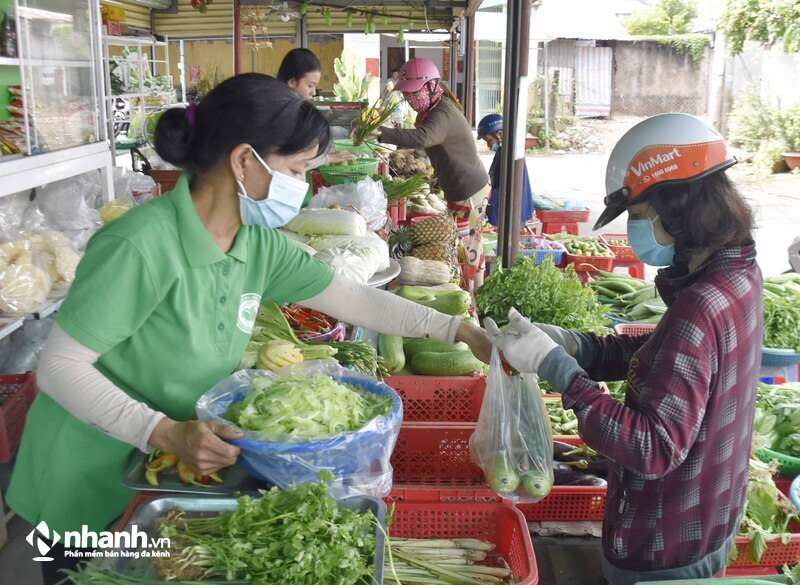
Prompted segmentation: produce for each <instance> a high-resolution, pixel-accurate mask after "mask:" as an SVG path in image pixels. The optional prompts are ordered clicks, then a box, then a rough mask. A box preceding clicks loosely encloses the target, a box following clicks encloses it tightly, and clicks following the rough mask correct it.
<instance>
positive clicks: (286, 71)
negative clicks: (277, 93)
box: [278, 49, 322, 83]
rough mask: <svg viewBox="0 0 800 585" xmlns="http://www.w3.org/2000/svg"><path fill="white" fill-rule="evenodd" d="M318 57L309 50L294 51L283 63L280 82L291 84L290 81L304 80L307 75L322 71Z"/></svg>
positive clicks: (289, 53)
mask: <svg viewBox="0 0 800 585" xmlns="http://www.w3.org/2000/svg"><path fill="white" fill-rule="evenodd" d="M321 70H322V66H321V65H320V64H319V59H317V56H316V55H315V54H314V53H312V52H311V51H309V50H308V49H292V50H291V51H289V52H288V53H286V56H285V57H284V58H283V61H281V66H280V67H279V68H278V81H282V82H284V83H289V80H290V79H302V78H303V76H305V75H306V74H307V73H313V72H314V71H321Z"/></svg>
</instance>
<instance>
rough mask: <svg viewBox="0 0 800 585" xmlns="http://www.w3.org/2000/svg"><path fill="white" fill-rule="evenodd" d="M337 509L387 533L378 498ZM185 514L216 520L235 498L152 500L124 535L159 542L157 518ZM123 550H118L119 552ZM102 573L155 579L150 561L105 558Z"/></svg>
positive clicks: (379, 548)
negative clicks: (366, 518) (368, 518)
mask: <svg viewBox="0 0 800 585" xmlns="http://www.w3.org/2000/svg"><path fill="white" fill-rule="evenodd" d="M339 506H341V507H344V508H348V509H350V510H357V511H359V512H362V513H364V512H367V511H371V512H372V513H373V514H374V515H375V517H376V518H377V519H378V522H379V523H380V525H381V527H382V528H383V529H384V530H385V529H386V504H384V503H383V502H382V501H381V500H379V499H378V498H373V497H369V496H353V497H351V498H346V499H344V500H339ZM174 509H179V510H185V511H186V512H187V515H188V516H189V517H210V516H216V515H218V514H220V513H221V512H226V511H230V510H235V509H236V499H235V498H198V497H190V496H164V497H161V498H153V499H152V500H148V501H147V502H144V503H143V504H142V505H141V506H139V507H138V508H137V509H136V510H135V511H134V513H133V516H131V519H130V520H129V521H128V523H127V524H126V525H125V528H124V530H123V532H127V533H129V534H130V533H131V531H132V527H133V526H136V527H137V529H138V530H139V531H140V532H144V533H146V534H147V537H148V540H149V539H151V538H154V537H155V538H158V530H157V526H156V522H157V520H158V518H161V517H163V516H165V515H166V514H167V513H168V512H169V511H170V510H174ZM374 530H375V574H374V576H373V584H372V585H381V583H383V561H384V552H385V551H384V549H385V541H384V536H383V531H381V530H380V529H379V528H378V527H375V529H374ZM122 550H123V549H117V552H121V551H122ZM98 567H99V568H101V569H106V570H108V569H114V570H116V571H118V572H120V573H122V574H124V575H128V576H130V577H137V578H148V579H155V578H157V577H158V575H157V572H156V569H155V567H154V565H153V562H152V559H151V558H145V557H141V556H140V557H139V558H135V557H125V556H120V557H118V558H114V557H113V553H112V557H111V558H105V559H103V560H102V561H100V562H99V563H98ZM208 582H209V583H227V584H228V585H239V584H246V583H247V582H246V581H235V582H232V581H225V580H224V579H219V580H210V579H209V580H208Z"/></svg>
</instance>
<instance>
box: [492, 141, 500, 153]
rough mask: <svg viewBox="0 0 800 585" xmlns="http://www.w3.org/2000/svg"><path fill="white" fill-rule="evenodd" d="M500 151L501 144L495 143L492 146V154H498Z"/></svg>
mask: <svg viewBox="0 0 800 585" xmlns="http://www.w3.org/2000/svg"><path fill="white" fill-rule="evenodd" d="M498 150H500V143H499V142H495V143H494V144H492V152H497V151H498Z"/></svg>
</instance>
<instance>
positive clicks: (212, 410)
mask: <svg viewBox="0 0 800 585" xmlns="http://www.w3.org/2000/svg"><path fill="white" fill-rule="evenodd" d="M314 374H325V375H327V376H330V377H331V378H333V379H334V380H336V381H338V382H342V383H345V384H349V385H351V386H356V387H359V388H360V389H361V390H363V391H364V392H369V393H371V394H377V395H379V396H386V397H391V401H392V405H391V409H390V411H389V413H388V414H387V415H380V416H377V417H375V418H373V419H372V420H370V421H369V422H367V424H366V425H365V426H364V427H362V428H361V429H360V430H358V431H354V432H346V433H339V434H336V435H331V436H326V437H322V438H319V439H315V440H309V441H294V442H288V441H287V442H273V441H265V440H263V439H261V438H260V437H259V434H258V433H257V432H253V431H244V436H243V437H242V438H241V439H234V440H231V441H230V442H231V443H233V444H234V445H237V446H238V447H239V448H240V449H241V450H242V452H241V455H240V457H239V465H241V466H242V467H243V468H244V469H245V470H246V471H247V472H248V473H250V474H251V475H253V476H255V477H258V478H260V479H263V480H265V481H268V482H270V483H273V484H275V485H277V486H279V487H281V488H285V487H288V486H289V485H291V484H293V483H310V482H317V481H319V478H318V475H319V472H320V471H323V470H325V471H329V472H331V473H332V474H333V476H334V478H335V479H334V480H333V481H332V482H331V483H330V488H331V495H332V496H333V497H336V498H344V497H349V496H353V495H369V496H375V497H379V498H382V497H385V496H387V495H389V492H390V490H391V488H392V466H391V465H390V463H389V459H390V457H391V455H392V451H393V450H394V445H395V443H396V442H397V436H398V434H399V432H400V423H401V422H402V420H403V404H402V401H401V400H400V397H399V396H398V395H397V393H396V392H395V391H394V390H392V389H391V388H389V386H387V385H386V384H383V383H381V382H377V381H376V380H374V379H373V378H369V377H367V376H362V375H359V374H356V373H353V372H352V371H350V370H347V369H345V368H342V367H341V366H340V365H339V364H338V363H337V362H336V361H334V360H320V361H309V362H300V363H298V364H294V365H292V366H289V367H287V368H283V369H282V370H281V371H280V372H279V373H278V374H275V373H273V372H268V371H264V370H240V371H238V372H235V373H233V374H232V375H230V376H228V377H227V378H225V379H224V380H222V381H221V382H219V383H218V384H217V385H216V386H214V387H213V388H211V389H210V390H209V391H207V392H206V393H205V394H203V396H201V397H200V399H199V400H198V401H197V404H196V405H195V410H196V412H197V417H198V418H199V419H200V420H213V421H216V422H219V423H222V424H225V425H228V426H234V425H233V424H232V423H231V422H230V421H228V420H226V419H225V418H224V415H225V412H226V411H227V410H228V407H229V406H231V405H232V404H233V403H235V402H239V401H241V400H242V399H244V397H245V396H247V395H248V394H249V393H250V392H252V390H253V378H255V377H256V376H264V377H268V378H272V377H276V376H299V375H314ZM240 430H241V429H240Z"/></svg>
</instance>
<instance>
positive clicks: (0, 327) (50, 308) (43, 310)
mask: <svg viewBox="0 0 800 585" xmlns="http://www.w3.org/2000/svg"><path fill="white" fill-rule="evenodd" d="M63 302H64V299H58V300H49V301H45V303H44V304H42V306H40V307H39V308H37V309H36V310H35V311H32V312H31V313H28V314H26V315H21V316H19V317H0V339H3V338H4V337H8V336H9V335H11V334H12V333H14V331H16V330H17V329H19V328H20V327H22V325H23V323H24V322H25V320H26V319H44V318H45V317H49V316H50V315H52V314H53V313H55V312H56V311H58V310H59V309H60V308H61V304H62V303H63Z"/></svg>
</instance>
